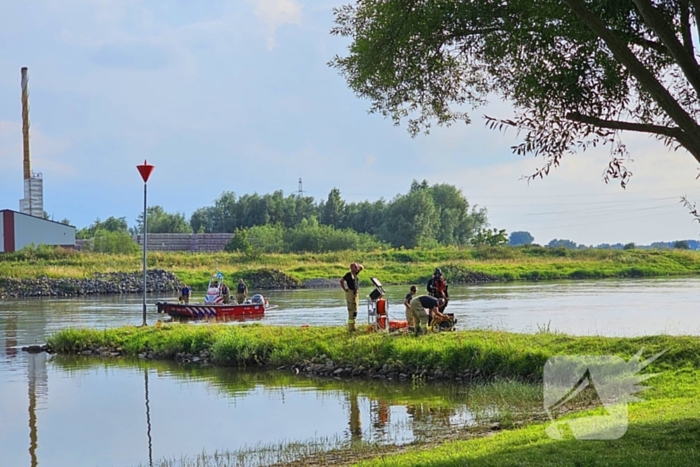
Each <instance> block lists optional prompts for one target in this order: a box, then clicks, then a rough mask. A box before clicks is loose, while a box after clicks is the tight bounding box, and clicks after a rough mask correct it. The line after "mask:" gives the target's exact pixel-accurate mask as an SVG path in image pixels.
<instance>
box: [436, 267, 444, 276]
mask: <svg viewBox="0 0 700 467" xmlns="http://www.w3.org/2000/svg"><path fill="white" fill-rule="evenodd" d="M435 275H436V276H442V271H441V270H440V268H435Z"/></svg>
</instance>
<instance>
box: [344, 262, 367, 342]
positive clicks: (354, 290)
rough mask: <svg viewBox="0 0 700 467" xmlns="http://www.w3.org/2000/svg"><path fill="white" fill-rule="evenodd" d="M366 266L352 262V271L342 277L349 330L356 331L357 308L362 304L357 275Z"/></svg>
mask: <svg viewBox="0 0 700 467" xmlns="http://www.w3.org/2000/svg"><path fill="white" fill-rule="evenodd" d="M364 268H365V267H364V266H363V265H361V264H360V263H352V264H351V265H350V272H348V273H347V274H345V275H344V276H343V277H342V278H341V279H340V286H341V287H342V288H343V290H344V291H345V302H346V303H347V306H348V331H349V332H354V331H355V320H356V319H357V308H358V307H359V306H360V283H359V281H358V280H357V275H358V274H359V273H360V272H361V271H362V270H363V269H364Z"/></svg>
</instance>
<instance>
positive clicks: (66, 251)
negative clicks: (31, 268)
mask: <svg viewBox="0 0 700 467" xmlns="http://www.w3.org/2000/svg"><path fill="white" fill-rule="evenodd" d="M79 254H80V253H79V252H78V251H76V250H73V249H70V248H63V247H60V246H53V245H39V246H35V245H34V244H33V243H30V244H29V245H26V246H24V247H22V248H21V249H19V250H17V251H15V252H12V253H4V254H0V261H34V260H38V259H43V260H60V259H66V258H72V257H74V256H76V255H79Z"/></svg>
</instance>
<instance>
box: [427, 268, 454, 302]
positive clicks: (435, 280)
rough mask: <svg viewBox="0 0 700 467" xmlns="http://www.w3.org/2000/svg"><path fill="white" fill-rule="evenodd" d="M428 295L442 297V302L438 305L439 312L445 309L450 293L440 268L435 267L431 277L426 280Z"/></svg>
mask: <svg viewBox="0 0 700 467" xmlns="http://www.w3.org/2000/svg"><path fill="white" fill-rule="evenodd" d="M427 289H428V295H430V296H431V297H435V298H442V299H443V303H442V305H440V312H444V311H445V307H447V302H448V301H449V299H450V295H449V293H448V292H447V282H446V281H445V276H443V275H442V271H441V270H440V268H435V272H434V273H433V277H431V278H430V280H429V281H428V287H427Z"/></svg>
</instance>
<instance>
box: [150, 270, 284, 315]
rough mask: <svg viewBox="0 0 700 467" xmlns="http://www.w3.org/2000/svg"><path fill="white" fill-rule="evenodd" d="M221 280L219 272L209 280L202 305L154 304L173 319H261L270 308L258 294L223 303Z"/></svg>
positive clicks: (265, 300) (221, 276)
mask: <svg viewBox="0 0 700 467" xmlns="http://www.w3.org/2000/svg"><path fill="white" fill-rule="evenodd" d="M223 279H224V276H223V274H221V273H220V272H217V273H216V274H215V275H213V276H212V277H211V279H209V287H207V293H206V295H205V296H204V303H184V302H156V308H157V309H158V313H167V314H168V315H170V316H172V317H173V318H206V319H211V318H229V317H237V318H248V317H250V318H261V317H262V315H263V314H265V310H266V309H268V310H269V309H270V308H272V307H271V306H270V305H269V303H268V301H267V299H266V298H265V297H263V296H262V295H260V294H255V295H253V297H252V298H250V299H247V300H246V301H245V302H243V303H224V301H225V297H224V294H223V293H222V287H223V285H224V281H223Z"/></svg>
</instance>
